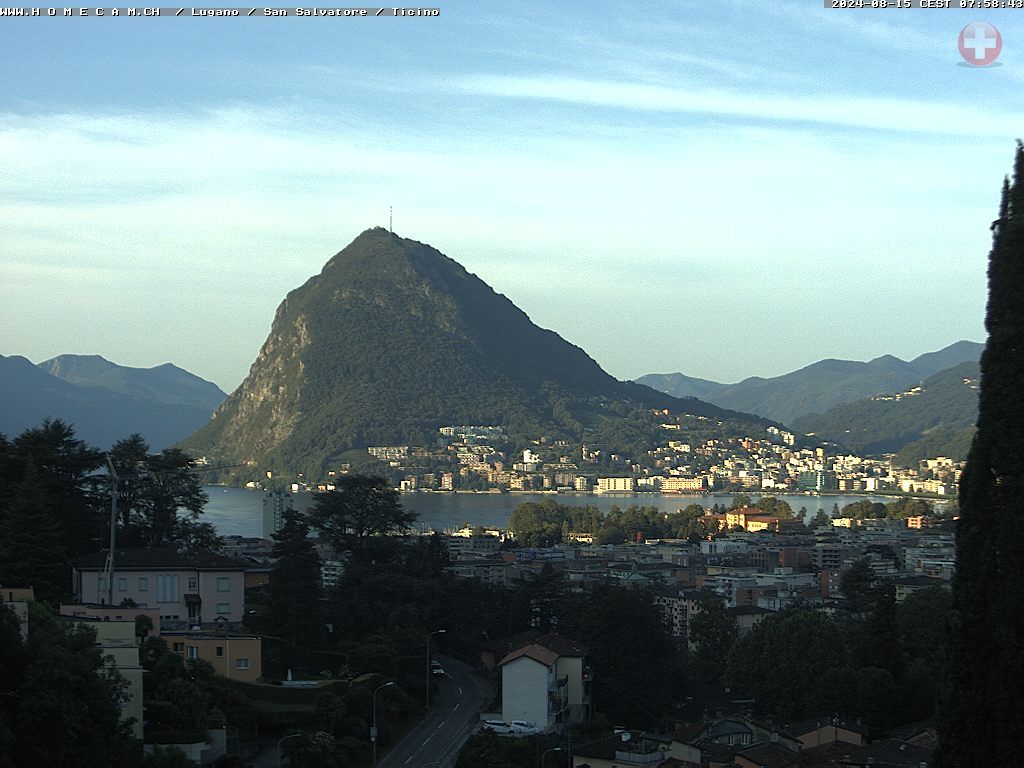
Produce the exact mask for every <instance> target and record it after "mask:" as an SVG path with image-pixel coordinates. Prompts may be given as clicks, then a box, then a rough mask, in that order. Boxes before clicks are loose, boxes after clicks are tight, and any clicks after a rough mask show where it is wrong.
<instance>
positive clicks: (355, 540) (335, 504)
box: [310, 475, 417, 551]
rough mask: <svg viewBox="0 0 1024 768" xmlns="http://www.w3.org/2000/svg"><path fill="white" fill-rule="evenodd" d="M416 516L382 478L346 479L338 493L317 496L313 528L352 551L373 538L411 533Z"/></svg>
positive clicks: (337, 484)
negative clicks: (409, 531) (405, 507)
mask: <svg viewBox="0 0 1024 768" xmlns="http://www.w3.org/2000/svg"><path fill="white" fill-rule="evenodd" d="M416 518H417V515H416V513H415V512H409V511H406V510H405V509H404V508H403V507H402V502H401V501H399V497H398V491H396V490H394V489H393V488H391V487H390V486H389V485H388V482H387V480H385V479H384V478H383V477H364V476H361V475H345V476H342V477H339V478H338V479H337V480H336V481H335V490H333V491H327V492H326V493H320V494H317V497H316V501H315V502H314V505H313V509H312V511H311V513H310V520H311V522H312V524H313V527H314V528H316V529H317V530H318V531H319V532H320V534H321V535H322V536H323V537H324V538H325V539H327V541H328V542H330V543H331V545H332V546H333V547H334V548H335V549H337V550H339V551H345V550H351V549H354V548H356V547H359V546H360V545H362V544H363V543H364V542H365V541H366V539H368V538H370V537H373V536H390V535H393V534H400V533H405V532H407V531H408V530H409V528H410V527H411V526H412V524H413V523H414V522H416Z"/></svg>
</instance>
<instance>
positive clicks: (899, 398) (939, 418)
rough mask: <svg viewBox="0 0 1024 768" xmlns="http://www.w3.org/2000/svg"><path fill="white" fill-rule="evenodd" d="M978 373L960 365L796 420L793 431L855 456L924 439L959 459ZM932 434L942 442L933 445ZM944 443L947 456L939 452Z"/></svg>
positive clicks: (974, 407) (973, 411) (973, 415)
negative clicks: (916, 382)
mask: <svg viewBox="0 0 1024 768" xmlns="http://www.w3.org/2000/svg"><path fill="white" fill-rule="evenodd" d="M979 375H980V374H979V368H978V364H977V363H975V362H970V363H961V364H960V365H957V366H954V367H953V368H949V369H947V370H945V371H940V372H939V373H936V374H935V375H934V376H931V377H930V378H928V379H926V380H925V381H924V382H922V383H921V384H919V385H917V386H914V387H909V388H907V389H904V390H902V391H899V392H894V393H891V394H886V395H877V396H875V397H869V398H866V399H864V400H858V401H857V402H855V403H844V404H843V405H837V406H835V407H833V408H830V409H829V410H827V411H826V412H825V413H822V414H820V415H819V414H814V415H811V416H806V417H804V418H801V419H797V420H796V421H794V422H793V428H794V429H797V430H800V431H801V432H806V433H813V434H814V436H815V437H817V438H819V439H821V440H830V441H833V442H836V443H840V444H841V445H843V446H845V447H846V448H848V449H850V450H851V451H855V452H857V453H865V454H873V453H890V452H895V451H899V450H901V449H903V448H904V447H906V446H909V445H910V444H911V443H915V442H917V441H925V444H927V445H929V446H930V447H931V448H933V449H939V450H938V453H940V454H942V455H946V456H951V457H953V458H964V457H965V456H966V452H965V448H966V447H969V444H968V445H967V446H963V445H962V443H963V440H962V439H960V433H961V432H962V431H963V430H970V429H971V428H972V427H973V426H974V423H975V421H976V420H977V418H978V377H979ZM929 436H933V439H931V440H929V439H928V438H929ZM934 436H945V438H946V441H945V442H941V443H936V441H935V440H934ZM947 445H948V447H949V449H951V450H949V452H947V451H946V450H943V449H944V448H945V447H946V446H947ZM954 454H957V455H954ZM932 455H937V454H932Z"/></svg>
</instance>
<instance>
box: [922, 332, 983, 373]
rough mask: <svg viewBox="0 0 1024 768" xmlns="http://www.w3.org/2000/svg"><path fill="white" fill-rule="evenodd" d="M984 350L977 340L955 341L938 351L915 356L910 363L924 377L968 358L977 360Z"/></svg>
mask: <svg viewBox="0 0 1024 768" xmlns="http://www.w3.org/2000/svg"><path fill="white" fill-rule="evenodd" d="M984 351H985V345H984V344H981V343H979V342H977V341H957V342H955V343H953V344H950V345H949V346H948V347H944V348H943V349H940V350H939V351H938V352H928V353H926V354H923V355H919V356H918V357H915V358H914V359H913V360H911V361H910V365H911V366H913V368H914V369H915V370H916V371H917V372H918V374H919V375H920V376H921V378H925V379H926V378H928V377H929V376H932V375H934V374H936V373H938V372H939V371H944V370H946V369H947V368H952V367H953V366H955V365H959V364H960V363H964V362H967V361H968V360H972V361H974V362H977V361H978V360H980V359H981V353H982V352H984Z"/></svg>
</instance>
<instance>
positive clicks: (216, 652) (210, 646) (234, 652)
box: [162, 629, 263, 683]
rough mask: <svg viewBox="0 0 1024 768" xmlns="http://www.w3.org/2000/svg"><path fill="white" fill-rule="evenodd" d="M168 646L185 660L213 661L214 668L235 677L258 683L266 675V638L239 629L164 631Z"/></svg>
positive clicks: (222, 674)
mask: <svg viewBox="0 0 1024 768" xmlns="http://www.w3.org/2000/svg"><path fill="white" fill-rule="evenodd" d="M162 637H163V639H164V640H165V641H166V642H167V645H168V647H169V648H170V649H171V650H172V651H174V652H175V653H177V654H179V655H181V656H184V657H185V659H202V660H203V661H206V662H209V664H210V666H212V667H213V671H214V672H216V673H217V674H218V675H221V676H223V677H227V678H229V679H231V680H241V681H242V682H244V683H255V682H256V681H257V680H259V679H260V678H261V677H262V676H263V667H262V665H261V663H260V658H261V654H262V652H263V641H262V640H261V639H260V638H259V637H256V636H255V635H250V634H244V633H240V632H238V631H237V630H234V629H229V630H226V631H225V630H220V629H207V630H197V631H190V632H164V633H163V635H162Z"/></svg>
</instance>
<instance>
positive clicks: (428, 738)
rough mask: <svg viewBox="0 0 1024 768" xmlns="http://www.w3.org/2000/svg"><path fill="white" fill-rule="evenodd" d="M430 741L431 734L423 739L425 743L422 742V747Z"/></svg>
mask: <svg viewBox="0 0 1024 768" xmlns="http://www.w3.org/2000/svg"><path fill="white" fill-rule="evenodd" d="M428 741H430V737H429V736H427V738H425V739H424V740H423V743H422V744H421V745H420V746H422V747H425V746H427V742H428Z"/></svg>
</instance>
